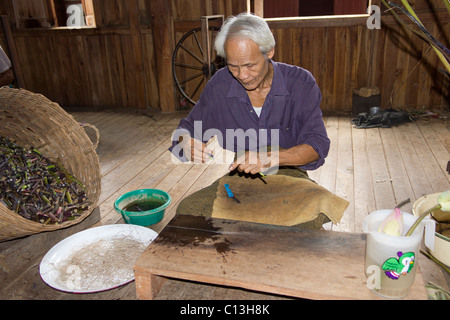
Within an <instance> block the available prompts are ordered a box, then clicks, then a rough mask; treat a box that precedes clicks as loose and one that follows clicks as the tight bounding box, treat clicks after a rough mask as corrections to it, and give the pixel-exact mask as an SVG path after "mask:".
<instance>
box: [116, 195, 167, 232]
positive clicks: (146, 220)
mask: <svg viewBox="0 0 450 320" xmlns="http://www.w3.org/2000/svg"><path fill="white" fill-rule="evenodd" d="M149 200H155V201H160V202H161V205H160V206H159V207H157V208H155V209H152V210H145V211H140V212H139V211H126V210H125V209H126V207H127V206H128V205H131V204H133V203H139V202H141V203H142V202H145V201H149ZM171 202H172V198H171V197H170V195H169V194H168V193H167V192H165V191H162V190H158V189H141V190H135V191H131V192H128V193H125V194H124V195H122V196H120V197H119V198H118V199H117V200H116V201H115V202H114V209H115V210H116V211H117V212H119V213H120V214H121V215H122V217H123V220H125V222H126V223H128V224H135V225H139V226H144V227H147V226H150V225H152V224H155V223H158V222H160V221H161V220H162V218H163V217H164V212H165V211H166V208H167V207H168V206H169V204H170V203H171Z"/></svg>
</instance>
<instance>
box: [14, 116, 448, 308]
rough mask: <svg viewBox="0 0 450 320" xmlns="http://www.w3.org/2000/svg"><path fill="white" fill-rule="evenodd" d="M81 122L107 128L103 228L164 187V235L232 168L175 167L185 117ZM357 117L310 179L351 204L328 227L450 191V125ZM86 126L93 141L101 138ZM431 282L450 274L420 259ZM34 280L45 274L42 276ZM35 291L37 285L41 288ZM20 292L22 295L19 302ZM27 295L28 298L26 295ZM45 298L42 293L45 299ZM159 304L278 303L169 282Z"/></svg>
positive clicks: (335, 126) (358, 228) (346, 121)
mask: <svg viewBox="0 0 450 320" xmlns="http://www.w3.org/2000/svg"><path fill="white" fill-rule="evenodd" d="M71 114H72V115H73V116H74V118H75V119H76V120H77V121H79V122H86V123H89V124H92V125H94V126H96V127H97V128H98V129H99V131H100V142H99V145H98V148H97V153H98V155H99V158H100V165H101V173H102V192H101V197H100V200H99V208H100V217H101V220H100V222H99V223H98V224H97V225H105V224H113V223H123V220H122V218H121V216H120V215H119V214H118V213H117V212H115V210H114V208H113V203H114V201H115V200H116V199H117V198H118V197H119V196H120V195H122V194H124V193H125V192H128V191H131V190H135V189H138V188H159V189H162V190H165V191H167V192H169V193H170V195H171V196H172V200H173V201H172V203H171V205H170V206H169V208H168V209H167V210H166V215H165V217H164V219H163V221H161V222H160V223H158V224H156V225H154V226H152V227H151V228H152V229H154V230H155V231H156V232H160V231H161V230H162V229H163V228H164V226H165V225H166V224H167V223H168V222H169V221H170V220H171V218H172V217H173V216H174V214H175V211H176V208H177V206H178V203H179V202H180V201H181V200H182V199H183V198H185V197H186V196H188V195H189V194H191V193H193V192H195V191H197V190H199V189H201V188H203V187H206V186H208V185H210V184H211V183H212V182H213V181H215V180H216V179H218V178H220V177H221V176H222V175H224V174H225V173H226V172H227V168H226V166H217V165H204V164H195V165H193V164H178V165H176V164H174V163H173V162H172V161H171V155H170V153H169V152H168V150H167V149H168V147H169V146H170V137H171V134H172V132H173V130H174V129H175V128H176V127H177V125H178V123H179V121H180V119H181V118H183V117H184V116H186V114H185V113H175V114H155V115H152V116H147V115H140V114H129V113H116V112H107V111H105V112H71ZM350 120H351V118H350V117H331V116H330V117H325V118H324V121H325V124H326V127H327V130H328V134H329V137H330V139H331V142H332V143H331V150H330V153H329V156H328V158H327V160H326V163H325V165H324V166H323V167H321V168H320V169H319V170H317V171H313V172H310V173H309V174H310V176H311V177H312V178H313V179H314V180H315V181H316V182H318V183H319V184H320V185H322V186H324V187H325V188H327V189H328V190H330V191H331V192H333V193H335V194H336V195H338V196H340V197H342V198H345V199H347V200H348V201H349V202H350V205H349V207H348V208H347V210H346V212H345V214H344V216H343V218H342V221H341V223H340V224H339V225H328V226H326V228H327V229H332V230H335V231H341V232H362V223H363V220H364V217H365V216H366V215H367V214H368V213H370V212H372V211H374V210H377V209H386V208H393V207H394V206H395V204H396V203H398V202H400V201H402V200H404V199H407V198H410V199H411V203H410V204H409V205H407V206H405V207H404V210H405V211H409V212H410V211H411V207H412V204H413V203H414V201H415V200H416V199H418V198H420V197H421V196H423V195H425V194H430V193H435V192H441V191H444V190H448V189H450V175H449V174H447V172H446V166H447V162H448V161H449V160H450V125H449V124H448V123H444V122H442V121H439V120H436V119H434V120H431V121H417V122H412V123H407V124H402V125H400V126H398V127H394V128H389V129H386V128H384V129H378V128H375V129H355V128H353V127H352V125H351V122H350ZM90 130H91V129H89V128H86V131H87V132H88V134H89V136H90V137H92V139H95V138H94V137H95V135H94V134H93V132H91V131H90ZM420 265H421V269H422V272H423V274H424V279H425V280H426V282H427V281H433V282H435V283H438V284H440V285H443V286H444V287H446V288H447V289H448V285H447V282H448V275H446V274H443V272H442V270H441V269H440V268H438V267H437V266H436V265H434V263H431V262H429V261H426V259H424V258H423V259H421V262H420ZM35 277H39V275H38V273H36V272H35ZM41 282H42V281H41ZM34 286H36V282H35V284H34ZM37 288H39V290H40V292H41V294H42V293H43V292H47V293H46V294H45V295H44V296H45V297H47V298H49V299H74V298H76V299H135V298H136V296H135V292H134V290H135V287H134V283H131V284H129V285H127V286H124V287H121V288H119V289H115V290H110V291H108V292H105V293H100V294H94V295H75V296H74V295H70V294H64V293H59V292H58V291H56V290H53V289H51V288H49V287H47V286H46V285H45V284H43V283H42V284H38V285H37ZM20 297H21V295H20V294H19V295H18V296H17V297H16V298H20ZM22 297H25V298H27V296H22ZM41 297H42V295H41ZM158 298H159V299H211V298H216V299H277V298H279V297H274V296H268V295H264V294H260V293H254V292H247V291H243V290H238V289H231V288H221V287H214V286H205V285H200V284H196V283H189V282H182V281H168V282H166V285H165V286H164V288H163V290H162V291H161V293H160V294H159V296H158Z"/></svg>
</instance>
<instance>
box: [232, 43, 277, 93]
mask: <svg viewBox="0 0 450 320" xmlns="http://www.w3.org/2000/svg"><path fill="white" fill-rule="evenodd" d="M225 52H226V55H227V63H228V69H229V70H230V72H231V74H232V75H233V76H234V77H235V78H236V79H237V80H238V81H239V82H240V83H241V84H242V86H243V87H244V88H245V90H247V91H252V90H255V89H256V88H258V87H259V85H260V84H261V83H262V82H263V80H264V78H265V77H266V75H267V74H268V72H269V59H272V57H273V54H274V49H272V50H271V51H270V52H269V53H268V54H267V58H266V57H264V55H263V54H262V53H261V51H260V49H259V46H258V45H257V44H256V43H255V42H253V41H252V40H250V39H245V38H231V39H228V40H227V42H226V43H225Z"/></svg>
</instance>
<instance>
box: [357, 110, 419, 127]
mask: <svg viewBox="0 0 450 320" xmlns="http://www.w3.org/2000/svg"><path fill="white" fill-rule="evenodd" d="M412 121H414V118H412V117H411V116H410V115H409V113H408V112H406V111H397V110H395V109H387V110H382V111H380V112H377V113H375V114H373V115H370V114H369V113H367V112H364V113H360V114H359V115H358V116H357V117H356V118H355V119H353V120H352V124H354V125H355V128H358V129H368V128H390V127H392V126H394V125H398V124H401V123H405V122H412Z"/></svg>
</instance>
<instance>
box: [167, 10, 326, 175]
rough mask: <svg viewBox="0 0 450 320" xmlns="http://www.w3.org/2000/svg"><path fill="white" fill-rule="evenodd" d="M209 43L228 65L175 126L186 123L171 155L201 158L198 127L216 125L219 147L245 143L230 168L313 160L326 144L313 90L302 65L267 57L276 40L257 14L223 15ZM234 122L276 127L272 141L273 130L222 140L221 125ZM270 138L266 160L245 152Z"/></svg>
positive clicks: (311, 164) (313, 165) (310, 166)
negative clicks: (239, 140) (263, 135)
mask: <svg viewBox="0 0 450 320" xmlns="http://www.w3.org/2000/svg"><path fill="white" fill-rule="evenodd" d="M215 48H216V51H217V53H218V55H220V56H223V57H224V58H225V59H226V61H227V65H228V67H227V68H223V69H221V70H219V71H218V72H217V73H216V74H215V75H214V76H213V78H212V79H211V80H210V81H209V82H208V84H207V85H206V87H205V89H204V90H203V92H202V95H201V97H200V99H199V101H198V102H197V104H196V105H195V107H194V108H193V110H192V112H191V113H190V114H189V115H188V117H187V118H185V119H183V120H182V121H181V122H180V125H179V129H185V133H186V134H184V137H183V138H186V137H187V133H189V135H190V137H188V138H190V139H192V140H191V141H190V142H191V143H186V141H184V142H185V143H184V147H183V149H182V150H181V148H176V149H175V148H174V147H175V146H176V145H177V144H178V142H179V141H174V142H173V146H172V148H171V150H172V151H174V149H175V151H181V152H178V154H176V155H177V156H179V157H180V158H182V159H183V158H185V159H188V160H193V161H196V162H201V161H205V160H206V159H209V156H210V150H208V149H207V147H206V145H205V142H207V140H208V139H209V138H210V137H209V136H204V133H205V132H206V131H208V130H210V129H216V130H217V131H218V132H221V133H222V137H223V138H222V139H220V140H222V141H219V142H220V143H221V146H222V147H224V148H227V149H231V150H232V151H234V152H239V151H242V149H247V150H246V151H247V152H246V153H245V154H242V155H240V157H239V158H238V159H237V160H236V161H235V163H233V164H232V165H231V166H230V170H231V171H232V170H235V169H237V170H239V171H241V172H246V173H252V174H255V173H258V172H261V171H267V170H268V169H270V168H271V167H277V166H296V167H299V168H301V169H303V170H314V169H317V168H318V167H320V166H321V165H322V164H323V163H324V160H325V157H326V156H327V154H328V150H329V144H330V141H329V139H328V137H327V133H326V130H325V127H324V123H323V120H322V112H321V109H320V103H321V93H320V89H319V87H318V86H317V84H316V81H315V79H314V78H313V76H312V75H311V73H310V72H308V71H306V70H305V69H302V68H300V67H297V66H291V65H287V64H282V63H277V62H274V61H272V60H271V59H272V58H273V56H274V54H275V40H274V37H273V35H272V32H271V31H270V29H269V27H268V25H267V23H266V22H265V21H264V19H261V18H259V17H257V16H254V15H251V14H247V13H244V14H240V15H238V16H237V17H230V18H228V19H227V21H225V23H224V25H223V26H222V28H221V31H220V33H219V35H218V36H217V38H216V43H215ZM196 121H197V122H201V130H202V132H201V133H200V134H198V133H197V136H198V137H197V136H196V134H195V130H194V129H195V128H194V125H195V122H196ZM238 129H240V130H243V131H244V132H247V131H248V130H255V132H257V133H260V132H261V130H268V131H269V132H270V131H276V132H277V133H278V140H279V141H271V137H272V136H276V135H270V136H269V137H268V138H267V139H261V137H260V135H259V134H257V135H256V137H255V138H256V139H255V140H256V141H255V143H253V144H252V143H250V142H249V143H247V144H245V145H242V143H241V144H239V143H232V141H227V136H228V137H229V136H230V135H229V134H228V135H227V134H226V132H227V130H228V132H230V130H238ZM241 132H242V131H241ZM247 136H249V135H247ZM253 137H254V136H251V137H250V139H251V138H253ZM195 138H197V139H195ZM200 139H202V141H199V140H200ZM180 140H182V139H180ZM235 140H236V139H235ZM274 144H277V145H278V146H279V147H280V150H279V151H277V152H276V154H273V153H271V152H269V159H266V161H264V159H261V157H258V156H256V157H251V156H250V154H251V152H257V151H258V150H260V149H261V148H265V147H267V145H272V146H273V145H274ZM251 145H253V146H255V145H256V148H253V149H255V150H249V149H250V148H249V146H251ZM240 149H241V150H240ZM252 159H254V161H251V160H252ZM267 160H270V161H267Z"/></svg>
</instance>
